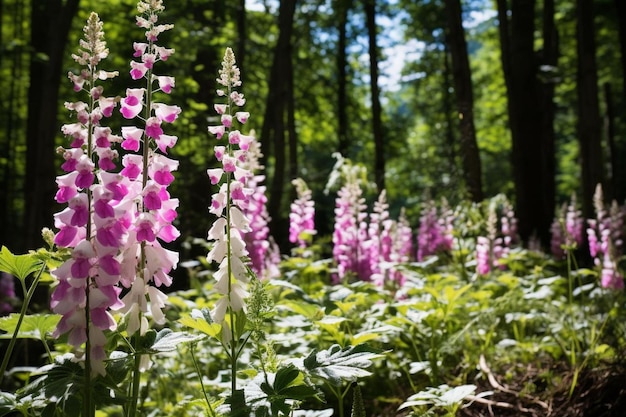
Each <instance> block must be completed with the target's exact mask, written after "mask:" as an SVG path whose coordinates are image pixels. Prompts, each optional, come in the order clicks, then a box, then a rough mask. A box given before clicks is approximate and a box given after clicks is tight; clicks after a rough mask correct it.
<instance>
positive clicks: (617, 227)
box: [587, 184, 625, 290]
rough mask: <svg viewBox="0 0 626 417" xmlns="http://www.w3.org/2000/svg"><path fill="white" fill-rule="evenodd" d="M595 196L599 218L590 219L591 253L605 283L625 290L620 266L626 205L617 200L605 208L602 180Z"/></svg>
mask: <svg viewBox="0 0 626 417" xmlns="http://www.w3.org/2000/svg"><path fill="white" fill-rule="evenodd" d="M593 200H594V206H595V210H596V218H595V219H589V220H587V223H588V225H589V227H588V228H587V240H588V243H589V253H590V254H591V257H592V258H593V259H594V262H595V264H596V265H597V267H598V268H600V270H601V280H600V284H601V285H602V287H603V288H612V289H616V290H621V289H623V288H624V276H623V273H622V272H621V271H620V270H619V268H618V260H619V259H620V258H621V257H622V255H623V251H624V249H623V245H624V235H623V233H624V231H623V230H624V215H625V213H624V209H623V208H622V207H619V206H618V205H617V203H615V202H613V204H612V205H611V208H610V210H607V209H606V208H605V205H604V195H603V192H602V187H601V185H600V184H598V186H597V187H596V192H595V195H594V198H593Z"/></svg>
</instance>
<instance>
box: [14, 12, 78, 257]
mask: <svg viewBox="0 0 626 417" xmlns="http://www.w3.org/2000/svg"><path fill="white" fill-rule="evenodd" d="M78 2H79V0H66V1H62V0H47V1H35V2H33V3H32V10H31V46H32V48H33V52H32V54H31V58H30V86H29V89H28V128H27V132H26V147H27V151H26V178H25V181H26V187H28V192H27V193H26V199H25V200H26V207H25V222H24V228H25V231H24V237H25V240H26V241H25V245H26V246H27V247H29V248H35V247H38V246H40V245H41V244H42V241H41V229H42V228H43V227H44V226H50V225H51V224H52V219H53V217H52V216H53V213H54V195H55V192H56V187H55V184H54V178H55V174H56V164H57V162H58V160H57V159H56V158H55V155H56V154H55V137H56V135H57V132H58V131H59V126H58V125H57V114H58V111H57V109H58V107H59V81H60V80H61V71H62V65H63V57H64V56H65V55H64V50H65V45H66V43H67V39H68V34H69V30H70V27H71V23H72V19H73V17H74V16H75V15H76V13H77V11H78ZM42 57H45V59H42Z"/></svg>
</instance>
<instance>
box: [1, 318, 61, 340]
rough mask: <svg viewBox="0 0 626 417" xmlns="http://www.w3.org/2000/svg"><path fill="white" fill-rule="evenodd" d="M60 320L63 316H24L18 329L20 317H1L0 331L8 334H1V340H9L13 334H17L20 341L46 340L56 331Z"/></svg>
mask: <svg viewBox="0 0 626 417" xmlns="http://www.w3.org/2000/svg"><path fill="white" fill-rule="evenodd" d="M60 319H61V316H60V315H58V314H30V315H27V316H24V319H23V321H22V322H21V323H20V325H19V327H18V323H19V322H20V315H19V314H17V313H12V314H9V315H8V316H6V317H0V330H3V331H5V332H7V334H0V339H8V338H10V337H11V336H10V335H11V334H13V333H15V334H17V336H16V337H17V338H18V339H37V340H44V339H45V338H46V337H47V336H48V335H50V334H51V333H52V332H53V331H54V328H55V327H56V325H57V323H58V322H59V320H60Z"/></svg>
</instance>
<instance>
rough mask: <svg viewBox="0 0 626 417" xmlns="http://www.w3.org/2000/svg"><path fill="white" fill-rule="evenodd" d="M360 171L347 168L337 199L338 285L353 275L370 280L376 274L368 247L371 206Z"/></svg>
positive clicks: (336, 243)
mask: <svg viewBox="0 0 626 417" xmlns="http://www.w3.org/2000/svg"><path fill="white" fill-rule="evenodd" d="M357 170H358V167H356V166H354V167H346V168H345V169H344V172H345V173H346V175H345V183H344V185H343V186H342V187H341V189H340V190H339V192H338V193H337V198H336V199H335V227H334V231H333V257H334V259H335V262H336V263H337V274H336V276H335V281H337V282H340V281H343V280H344V279H346V278H349V277H351V276H355V277H357V278H360V279H362V280H367V281H369V280H370V278H371V275H372V272H373V271H372V269H371V260H370V259H369V254H368V248H367V246H368V245H369V243H368V238H367V237H368V230H367V229H368V227H367V222H366V219H367V211H366V210H367V206H366V205H365V198H363V196H362V194H363V191H362V189H361V186H360V185H359V181H358V176H357V172H356V171H357Z"/></svg>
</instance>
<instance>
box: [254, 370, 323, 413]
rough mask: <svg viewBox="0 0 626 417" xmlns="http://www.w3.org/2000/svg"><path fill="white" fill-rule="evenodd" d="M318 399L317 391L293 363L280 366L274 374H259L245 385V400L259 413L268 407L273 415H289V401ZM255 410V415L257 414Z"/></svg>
mask: <svg viewBox="0 0 626 417" xmlns="http://www.w3.org/2000/svg"><path fill="white" fill-rule="evenodd" d="M311 398H316V399H319V392H318V391H317V390H316V389H315V388H314V387H312V386H310V385H308V384H307V383H306V381H305V378H304V375H303V374H302V372H301V371H300V370H299V369H298V368H296V367H295V366H294V365H293V364H290V365H287V366H285V367H281V368H280V369H279V370H278V371H277V372H276V373H275V374H273V373H268V374H259V375H258V376H257V377H256V378H255V379H254V380H253V381H252V382H251V383H249V384H248V386H247V387H246V400H247V401H248V403H249V404H251V405H252V406H253V407H254V408H256V409H257V411H258V412H260V413H261V415H265V414H263V413H264V412H265V410H267V409H268V408H269V409H271V410H272V414H271V415H273V416H275V415H289V414H290V412H291V401H289V400H296V401H306V400H308V399H311ZM258 412H257V414H256V415H259V414H258Z"/></svg>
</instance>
